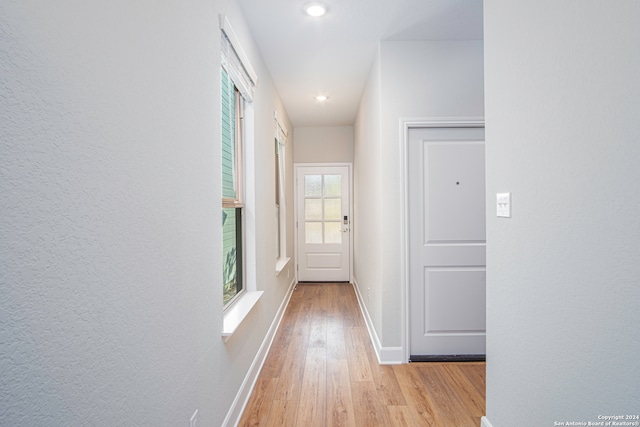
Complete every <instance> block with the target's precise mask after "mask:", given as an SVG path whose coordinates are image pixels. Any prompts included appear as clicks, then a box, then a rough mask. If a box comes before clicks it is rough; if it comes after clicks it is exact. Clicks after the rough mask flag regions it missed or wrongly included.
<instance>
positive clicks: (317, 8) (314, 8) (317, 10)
mask: <svg viewBox="0 0 640 427" xmlns="http://www.w3.org/2000/svg"><path fill="white" fill-rule="evenodd" d="M304 11H305V12H307V15H309V16H313V17H314V18H319V17H321V16H324V14H325V13H327V6H325V5H323V4H322V3H309V4H306V5H305V6H304Z"/></svg>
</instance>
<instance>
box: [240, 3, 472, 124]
mask: <svg viewBox="0 0 640 427" xmlns="http://www.w3.org/2000/svg"><path fill="white" fill-rule="evenodd" d="M238 1H239V3H240V6H241V7H242V10H243V11H244V14H245V17H246V19H247V21H248V23H249V26H250V27H251V31H252V33H253V36H254V38H255V40H256V42H257V44H258V47H259V49H260V52H261V53H262V57H263V59H264V61H265V63H266V65H267V68H268V69H269V71H270V73H271V77H272V78H273V81H274V83H275V85H276V88H277V90H278V92H279V94H280V97H281V98H282V101H283V103H284V105H285V108H286V109H287V113H288V115H289V119H290V120H291V121H292V123H293V125H294V126H295V127H302V126H340V125H351V124H353V122H354V120H355V116H356V113H357V109H358V105H359V103H360V98H361V96H362V91H363V89H364V85H365V82H366V80H367V77H368V74H369V70H370V68H371V64H372V62H373V59H374V56H375V53H376V47H377V45H378V42H379V41H381V40H479V39H482V35H483V31H482V0H320V1H322V3H324V4H326V5H327V6H328V9H329V10H328V13H327V14H326V15H325V16H324V17H322V18H312V17H309V16H307V15H306V14H305V13H304V11H303V6H304V5H305V4H307V3H308V2H309V0H238ZM319 94H323V95H327V96H328V97H329V100H328V101H325V102H324V103H320V102H318V101H316V100H315V96H316V95H319Z"/></svg>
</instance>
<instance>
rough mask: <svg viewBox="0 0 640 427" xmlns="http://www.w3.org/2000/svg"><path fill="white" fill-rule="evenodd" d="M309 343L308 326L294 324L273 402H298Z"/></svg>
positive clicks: (306, 324)
mask: <svg viewBox="0 0 640 427" xmlns="http://www.w3.org/2000/svg"><path fill="white" fill-rule="evenodd" d="M308 342H309V324H308V323H305V324H298V323H297V324H296V330H295V333H294V334H293V337H292V339H291V343H290V345H289V347H288V349H287V355H286V357H285V359H284V365H283V369H282V372H281V374H280V381H278V388H277V389H276V392H275V393H274V399H275V400H298V398H299V396H300V387H301V386H302V378H303V374H304V365H305V359H306V354H307V344H308Z"/></svg>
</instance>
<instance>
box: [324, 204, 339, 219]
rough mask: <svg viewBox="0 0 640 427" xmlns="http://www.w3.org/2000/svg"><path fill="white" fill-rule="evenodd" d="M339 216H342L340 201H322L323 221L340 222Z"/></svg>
mask: <svg viewBox="0 0 640 427" xmlns="http://www.w3.org/2000/svg"><path fill="white" fill-rule="evenodd" d="M341 214H342V199H325V200H324V219H325V221H340V215H341Z"/></svg>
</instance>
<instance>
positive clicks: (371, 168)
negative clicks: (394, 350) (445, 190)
mask: <svg viewBox="0 0 640 427" xmlns="http://www.w3.org/2000/svg"><path fill="white" fill-rule="evenodd" d="M379 64H380V65H379V67H380V69H379V72H376V73H372V74H371V75H370V77H369V82H368V85H374V87H375V86H376V85H377V86H378V87H377V88H375V89H370V90H371V91H372V92H371V93H377V94H379V95H378V97H377V98H376V97H371V96H370V97H369V98H367V97H364V98H363V103H362V104H361V106H360V110H361V112H360V114H359V116H358V122H357V126H356V135H357V137H356V150H355V168H356V180H357V182H359V183H360V185H359V186H358V187H357V189H356V195H355V197H356V200H358V198H360V197H369V198H372V199H371V201H372V203H371V206H372V207H375V208H377V209H379V211H377V212H376V216H374V217H372V218H368V220H367V221H366V222H365V223H364V224H360V226H356V236H357V235H358V234H360V235H362V236H377V238H379V242H380V245H379V246H380V250H381V255H380V256H381V258H380V259H381V260H382V267H381V271H380V273H382V274H381V275H378V276H377V277H368V278H367V280H363V279H361V278H360V277H359V276H357V280H358V282H359V284H360V285H361V287H362V288H365V289H366V288H371V296H370V299H371V302H370V303H369V304H367V306H372V307H374V309H373V310H370V312H371V311H373V312H375V311H376V310H375V307H377V306H379V307H381V308H380V313H381V316H380V329H379V330H377V333H378V336H379V337H380V339H381V342H382V345H383V346H384V347H398V346H400V345H401V344H402V307H403V305H404V303H405V302H404V301H403V300H402V294H401V288H400V285H401V282H400V277H401V276H402V269H403V264H402V260H401V258H400V254H401V249H402V240H401V239H402V229H401V226H400V221H399V214H400V211H399V206H400V203H401V196H400V195H401V194H402V191H403V188H402V173H403V172H402V171H401V170H400V169H401V159H400V146H401V141H400V119H401V118H416V117H421V118H438V117H482V116H483V115H484V98H483V84H484V82H483V48H482V41H456V42H415V41H404V42H397V41H385V42H382V43H381V44H380V56H379ZM372 79H373V80H374V81H373V82H371V80H372ZM376 80H377V81H376ZM367 93H368V92H365V94H367ZM367 138H371V140H370V141H369V140H367ZM370 150H371V151H370ZM359 169H360V170H361V171H365V172H364V173H362V172H360V175H358V174H359V172H358V170H359ZM369 182H371V183H376V184H377V186H373V185H369ZM369 192H375V193H377V195H376V196H370V195H364V194H367V193H369ZM363 195H364V196H363ZM361 209H362V208H361ZM357 215H358V214H356V217H357ZM366 215H369V212H367V213H366ZM366 256H367V254H366V252H365V253H361V252H359V251H356V252H355V253H354V257H355V262H356V264H359V265H367V263H368V262H369V261H368V260H367V258H366ZM356 272H358V269H357V268H356Z"/></svg>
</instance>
